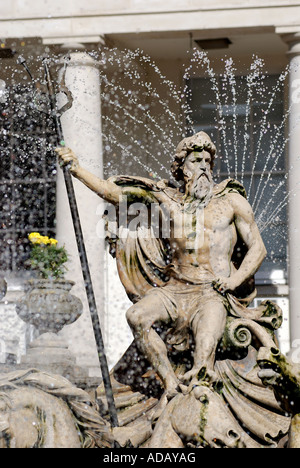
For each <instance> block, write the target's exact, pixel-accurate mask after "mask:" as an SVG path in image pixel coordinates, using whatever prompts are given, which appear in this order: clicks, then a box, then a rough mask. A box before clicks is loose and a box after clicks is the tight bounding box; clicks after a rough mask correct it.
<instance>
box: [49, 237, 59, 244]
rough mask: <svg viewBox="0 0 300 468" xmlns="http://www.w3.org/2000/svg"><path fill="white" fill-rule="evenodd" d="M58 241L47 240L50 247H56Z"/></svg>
mask: <svg viewBox="0 0 300 468" xmlns="http://www.w3.org/2000/svg"><path fill="white" fill-rule="evenodd" d="M57 243H58V241H57V240H56V239H52V238H51V239H49V244H50V245H57Z"/></svg>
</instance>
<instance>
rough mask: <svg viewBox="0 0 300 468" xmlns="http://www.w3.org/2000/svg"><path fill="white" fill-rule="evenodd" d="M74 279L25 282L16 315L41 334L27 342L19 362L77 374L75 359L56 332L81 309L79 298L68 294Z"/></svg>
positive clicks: (72, 378)
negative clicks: (24, 352) (23, 354)
mask: <svg viewBox="0 0 300 468" xmlns="http://www.w3.org/2000/svg"><path fill="white" fill-rule="evenodd" d="M74 284H75V283H74V282H73V281H68V280H64V279H59V280H52V281H51V280H46V279H31V280H29V281H27V282H26V284H25V295H24V297H23V298H22V299H20V300H19V301H18V302H17V304H16V312H17V314H18V316H19V317H20V318H21V319H22V320H23V321H24V322H26V323H29V324H31V325H34V327H36V328H37V329H38V331H39V333H40V336H39V337H38V338H37V339H35V340H34V341H32V342H31V343H30V344H29V347H28V349H27V352H26V355H25V356H22V359H21V365H23V367H24V366H27V367H28V366H30V367H36V368H38V369H41V370H45V371H50V372H55V373H57V374H60V375H64V376H65V377H68V378H70V380H73V381H74V379H75V377H76V375H75V374H78V368H77V366H76V359H75V357H74V356H73V354H72V353H71V352H70V350H69V349H68V344H67V342H66V341H65V340H64V338H62V337H61V336H58V335H57V333H58V332H59V331H61V330H62V329H63V327H64V326H65V325H70V324H72V323H74V322H75V321H76V320H77V319H78V318H79V317H80V316H81V314H82V312H83V304H82V302H81V300H80V299H79V298H77V297H76V296H74V295H72V294H71V292H70V291H71V289H72V287H73V286H74Z"/></svg>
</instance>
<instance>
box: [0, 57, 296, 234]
mask: <svg viewBox="0 0 300 468" xmlns="http://www.w3.org/2000/svg"><path fill="white" fill-rule="evenodd" d="M92 56H93V58H94V59H95V60H96V61H98V63H99V70H100V78H101V102H102V126H103V142H104V152H105V161H106V163H105V167H104V173H105V176H110V175H114V174H117V173H119V172H120V168H121V167H122V166H123V167H124V168H126V172H127V173H133V174H134V173H135V172H136V171H137V172H138V173H139V175H144V176H146V177H153V178H156V179H160V178H170V163H171V162H172V159H173V156H174V152H175V148H176V146H177V144H178V142H179V141H180V140H181V139H182V137H183V136H186V135H188V134H191V133H193V132H194V131H195V127H196V124H197V122H195V121H194V117H193V115H194V113H193V112H194V109H192V108H191V104H190V103H191V97H192V95H191V88H190V81H191V80H192V79H193V78H196V77H198V76H203V75H204V76H205V77H206V78H207V81H208V82H209V86H210V89H211V91H212V92H213V95H214V98H213V99H212V100H211V108H212V112H214V114H215V124H214V130H215V131H217V132H218V134H219V136H220V141H219V145H218V158H219V159H220V161H221V162H222V164H223V166H222V167H223V172H222V175H223V176H225V177H228V178H231V177H232V178H235V179H238V180H240V181H241V183H242V184H245V185H246V189H247V192H248V195H249V202H250V203H251V205H252V207H253V210H254V212H255V216H256V219H257V222H258V225H259V228H260V229H261V231H262V232H263V231H265V230H266V229H267V228H268V227H269V226H271V225H273V224H274V223H275V224H276V223H277V221H278V219H279V217H280V214H281V213H282V212H283V211H284V210H285V209H286V206H287V204H288V200H289V197H290V196H292V195H293V194H291V193H289V192H287V189H286V187H287V184H288V176H289V171H288V170H286V168H282V167H279V166H280V164H281V161H282V159H283V154H284V152H285V150H286V146H287V143H288V141H289V138H290V135H291V133H292V132H293V131H295V129H291V130H290V134H289V135H288V134H285V137H284V138H282V135H283V132H284V130H285V127H286V124H287V120H288V117H289V114H290V111H291V108H290V109H288V110H287V111H286V112H285V114H284V115H283V117H282V120H281V122H277V123H276V124H274V123H272V115H273V112H274V107H275V106H276V103H277V100H278V96H279V95H280V93H282V90H283V87H284V85H285V83H286V79H287V77H288V75H289V69H288V68H286V69H285V70H284V71H283V72H282V73H281V75H280V76H279V78H278V80H277V83H276V84H275V85H274V86H272V87H271V88H270V86H268V83H267V81H268V74H267V73H266V71H265V64H264V61H263V60H262V59H261V58H259V57H256V56H254V57H253V61H252V63H251V65H250V67H249V70H248V72H247V73H246V74H245V76H244V77H241V78H240V81H238V78H237V67H236V65H235V63H234V61H233V59H232V58H224V59H223V60H222V62H223V65H224V70H223V73H222V74H221V75H219V74H218V73H216V72H215V71H214V68H213V66H212V64H211V61H210V59H209V56H208V54H207V53H206V52H205V51H200V50H198V49H194V50H193V51H191V52H190V53H189V56H188V63H187V64H186V65H184V66H183V70H182V74H183V77H184V83H183V87H182V88H180V87H177V86H176V85H175V84H174V83H173V82H172V81H171V80H169V79H168V78H167V77H166V76H165V75H164V74H163V73H162V72H161V71H160V69H159V67H158V66H157V65H156V63H155V62H154V61H153V60H152V59H151V58H150V57H149V56H147V55H146V54H144V53H143V51H141V50H135V51H122V52H120V51H118V50H117V49H105V48H103V49H101V51H95V52H93V53H92ZM55 61H57V66H60V65H59V61H58V60H57V59H56V58H55V57H53V62H54V63H55ZM15 68H16V70H13V73H12V77H13V78H14V76H16V77H17V76H18V81H19V76H20V74H21V73H23V70H19V69H18V67H17V65H16V67H15ZM38 73H39V70H38ZM37 75H38V74H37ZM120 76H121V77H122V79H120ZM149 76H151V80H150V78H149ZM37 78H38V79H39V77H38V76H37ZM241 80H242V81H241ZM16 81H17V80H16ZM241 84H242V86H241ZM29 87H30V86H29ZM241 92H242V93H243V97H241V96H240V93H241ZM241 102H242V103H243V104H242V105H241ZM262 102H263V103H264V106H263V108H262V109H261V115H258V110H256V111H255V112H256V114H257V115H255V119H256V124H255V128H254V127H253V126H254V123H253V119H252V118H251V112H253V110H251V109H254V108H255V106H258V103H260V105H261V103H262ZM35 104H36V102H35V101H34V100H32V103H31V105H32V106H33V107H34V105H35ZM40 105H41V102H40V101H39V106H40ZM21 107H22V103H21V102H20V108H19V111H18V112H21V113H22V109H21ZM241 107H242V109H241ZM198 111H199V109H198ZM242 118H243V119H244V120H243V122H241V119H242ZM258 120H259V122H258ZM229 128H230V129H231V133H230V132H229ZM197 129H198V127H197ZM6 132H7V130H6V129H5V128H2V129H1V134H2V138H6V136H7V135H6ZM14 132H15V134H18V131H16V130H14ZM251 135H253V136H254V135H255V136H256V143H254V141H251ZM28 138H30V136H28ZM267 142H270V143H269V146H268V143H267ZM216 143H217V142H216ZM251 145H252V146H254V145H255V150H254V151H252V154H253V156H252V160H251V167H250V159H249V158H250V155H249V150H250V147H251ZM258 166H259V169H258ZM249 167H250V170H249ZM137 168H139V169H137ZM278 169H280V170H281V171H284V172H285V175H284V176H283V177H282V178H281V180H280V182H279V183H275V184H274V177H275V176H276V174H277V173H278ZM224 171H225V172H224ZM172 182H173V183H175V181H174V180H172ZM254 184H255V190H254ZM270 192H272V193H270Z"/></svg>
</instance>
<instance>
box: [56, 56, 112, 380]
mask: <svg viewBox="0 0 300 468" xmlns="http://www.w3.org/2000/svg"><path fill="white" fill-rule="evenodd" d="M66 85H67V87H68V88H69V90H70V91H71V92H72V95H73V99H74V100H73V106H72V108H71V109H69V110H68V111H67V112H66V113H65V114H64V115H63V116H62V126H63V132H64V139H65V143H66V146H68V147H70V148H71V149H72V150H73V151H74V152H75V154H76V155H77V157H78V159H79V161H80V163H81V165H82V166H84V167H85V168H86V169H88V170H90V171H91V172H92V173H93V174H96V175H98V176H99V177H102V139H101V101H100V78H99V71H98V68H97V63H96V62H95V61H94V59H93V58H92V57H91V56H90V55H88V54H87V53H85V52H81V51H80V52H72V53H71V54H70V61H69V62H68V66H67V71H66ZM60 101H61V103H62V104H63V103H64V97H63V96H62V97H61V98H60ZM73 182H74V188H75V192H76V199H77V203H78V209H79V213H80V219H81V224H82V229H83V234H84V240H85V244H86V250H87V255H88V259H89V265H90V270H91V275H92V279H93V286H94V291H95V296H96V300H97V307H98V312H99V316H100V322H101V323H103V320H102V317H101V314H102V313H103V312H102V311H103V300H104V299H103V277H102V275H103V253H104V252H103V250H104V249H103V245H104V242H103V239H99V237H98V236H97V233H96V227H97V223H98V222H99V219H100V216H99V214H97V212H98V213H100V212H101V209H100V210H99V205H100V204H101V203H103V202H102V201H101V200H100V198H99V197H97V196H96V195H95V194H94V193H92V192H91V191H90V190H88V189H87V188H86V187H85V186H84V185H83V184H82V183H80V182H79V181H77V180H75V179H74V178H73ZM57 238H58V241H59V243H61V244H65V246H66V248H67V251H68V252H69V255H70V261H69V262H68V273H67V275H66V277H67V278H68V279H70V280H73V281H75V282H76V286H74V288H73V292H74V295H76V296H78V297H79V298H80V299H81V300H82V302H83V304H84V313H83V316H82V317H81V318H80V319H79V320H78V322H76V323H75V324H73V325H69V326H67V327H66V328H65V330H63V331H62V332H61V333H63V334H64V335H65V337H66V338H68V341H69V346H70V349H71V350H72V351H73V353H75V355H76V356H77V362H78V364H79V365H81V366H84V367H86V366H88V367H89V368H94V370H95V375H96V374H97V372H98V370H99V362H98V357H97V352H96V346H95V339H94V335H93V330H92V323H91V319H90V315H89V309H88V304H87V300H86V293H85V287H84V282H83V277H82V271H81V265H80V261H79V256H78V250H77V244H76V240H75V235H74V229H73V224H72V219H71V213H70V209H69V203H68V199H67V193H66V188H65V184H64V178H63V174H62V171H61V170H60V169H58V180H57ZM99 375H100V370H99Z"/></svg>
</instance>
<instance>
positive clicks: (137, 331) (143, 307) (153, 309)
mask: <svg viewBox="0 0 300 468" xmlns="http://www.w3.org/2000/svg"><path fill="white" fill-rule="evenodd" d="M126 318H127V321H128V324H129V326H130V328H131V330H132V332H133V335H134V338H135V339H136V342H137V345H138V346H139V348H140V350H141V351H142V352H143V353H144V355H145V356H146V358H147V359H148V361H149V362H150V364H151V365H152V366H153V368H154V369H155V370H156V372H157V373H158V375H159V377H160V378H161V380H162V381H163V384H164V387H165V389H166V391H167V392H168V394H169V396H174V394H176V393H177V389H178V379H177V377H176V375H175V373H174V371H173V368H172V366H171V363H170V361H169V358H168V353H167V348H166V345H165V343H164V342H163V340H162V339H161V338H160V336H159V335H158V333H157V332H156V331H155V330H154V329H153V328H152V326H153V325H154V324H155V323H159V322H161V323H166V324H167V323H170V322H171V318H170V315H169V313H168V310H167V308H166V307H165V305H164V303H163V301H162V300H161V298H160V297H159V296H158V295H155V294H152V295H151V294H149V295H147V296H145V297H144V298H143V299H141V300H140V301H139V302H138V303H137V304H135V305H134V306H132V307H131V308H130V309H129V310H128V311H127V313H126Z"/></svg>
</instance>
